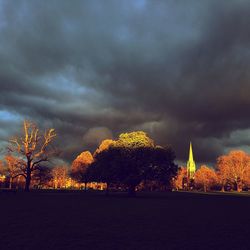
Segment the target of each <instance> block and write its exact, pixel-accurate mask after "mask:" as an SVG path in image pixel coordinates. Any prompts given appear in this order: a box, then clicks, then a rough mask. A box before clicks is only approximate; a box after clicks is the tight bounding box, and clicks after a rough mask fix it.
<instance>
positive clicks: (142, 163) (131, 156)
mask: <svg viewBox="0 0 250 250" xmlns="http://www.w3.org/2000/svg"><path fill="white" fill-rule="evenodd" d="M174 158H175V156H174V153H173V151H172V150H171V148H167V149H164V148H162V147H155V146H154V142H153V140H152V139H150V138H149V137H148V136H147V135H146V133H144V132H142V131H138V132H132V133H125V134H121V135H120V136H119V139H118V140H117V141H114V142H113V143H112V145H111V146H109V147H108V148H107V149H105V150H103V151H101V152H99V153H97V154H96V155H95V157H94V162H93V164H92V165H91V167H90V172H91V176H92V177H93V176H94V178H95V180H97V181H102V182H106V183H107V186H109V185H110V184H111V183H117V184H119V183H120V184H123V185H125V186H127V187H128V193H129V195H131V196H133V195H135V190H136V186H137V185H138V184H139V183H140V182H142V181H145V180H157V181H159V182H161V183H162V184H164V185H166V184H167V183H169V180H170V179H171V177H172V176H174V175H175V174H176V171H177V166H176V165H175V164H174V163H173V160H174Z"/></svg>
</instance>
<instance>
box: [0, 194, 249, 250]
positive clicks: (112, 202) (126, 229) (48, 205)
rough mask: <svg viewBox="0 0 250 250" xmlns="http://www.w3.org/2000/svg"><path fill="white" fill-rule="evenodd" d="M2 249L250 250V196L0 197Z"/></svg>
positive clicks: (119, 195)
mask: <svg viewBox="0 0 250 250" xmlns="http://www.w3.org/2000/svg"><path fill="white" fill-rule="evenodd" d="M0 200H1V206H0V213H1V215H2V216H1V220H0V221H1V227H0V228H1V232H0V249H249V248H250V241H249V234H250V227H249V222H250V217H249V210H250V196H248V195H244V194H240V195H239V194H232V193H231V194H222V193H208V194H205V193H190V192H158V193H157V192H156V193H138V195H137V197H135V198H130V197H128V196H127V195H125V194H121V193H113V194H110V196H106V195H105V194H104V193H102V192H93V191H92V192H87V193H86V192H83V191H75V192H73V191H55V190H51V191H33V192H30V193H24V192H16V193H4V192H0Z"/></svg>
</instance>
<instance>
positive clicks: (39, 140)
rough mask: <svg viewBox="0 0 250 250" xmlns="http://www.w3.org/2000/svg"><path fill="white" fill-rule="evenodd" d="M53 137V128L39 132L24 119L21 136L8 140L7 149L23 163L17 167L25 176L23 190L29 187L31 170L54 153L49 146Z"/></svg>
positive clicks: (35, 168) (27, 189)
mask: <svg viewBox="0 0 250 250" xmlns="http://www.w3.org/2000/svg"><path fill="white" fill-rule="evenodd" d="M55 137H56V133H55V130H54V129H53V128H51V129H48V130H46V131H45V132H44V133H43V134H41V133H40V131H39V129H38V127H37V126H36V125H35V124H34V123H32V122H30V121H24V122H23V134H22V136H20V137H14V138H12V139H11V140H10V146H9V148H8V149H9V151H10V152H12V153H13V154H16V155H17V156H18V157H19V159H20V160H21V161H22V162H23V163H24V164H21V166H20V167H19V169H20V171H21V173H20V174H19V175H22V176H23V177H24V178H25V191H29V189H30V182H31V176H32V172H33V171H35V170H37V169H38V167H39V165H40V164H41V163H42V162H46V161H48V160H49V157H50V156H51V155H52V154H53V153H55V152H54V151H53V150H52V149H51V147H50V146H51V143H52V141H53V140H54V139H55Z"/></svg>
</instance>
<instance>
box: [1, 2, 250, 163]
mask: <svg viewBox="0 0 250 250" xmlns="http://www.w3.org/2000/svg"><path fill="white" fill-rule="evenodd" d="M0 34H1V35H0V91H1V92H0V140H1V145H2V147H4V145H5V144H6V141H7V140H8V138H9V137H10V136H12V135H14V134H16V133H18V131H19V130H20V127H21V122H22V120H23V119H24V118H26V119H30V120H33V121H35V122H37V123H38V125H39V126H40V127H42V128H45V127H50V126H53V127H55V128H56V130H57V132H58V138H57V144H58V146H60V147H61V148H62V149H63V150H64V153H63V154H62V159H63V160H65V161H68V162H70V161H71V160H72V159H73V158H74V157H76V155H77V154H79V153H80V152H81V151H83V150H85V149H87V148H90V149H91V150H93V149H94V148H95V147H96V145H97V143H98V142H99V141H100V140H101V139H105V138H110V137H114V138H115V137H116V136H117V135H118V134H119V133H121V132H126V131H133V130H144V131H146V132H148V133H149V135H150V136H151V137H152V138H153V139H154V140H155V141H156V142H157V143H158V144H161V145H165V144H172V146H173V148H174V149H175V151H176V154H177V158H178V160H179V161H184V162H185V161H186V160H187V156H188V144H189V141H190V140H192V142H193V145H194V154H195V158H196V161H197V162H199V163H202V162H210V163H214V162H215V160H216V157H217V156H218V155H220V154H223V153H225V152H227V151H228V150H230V149H233V148H241V149H245V150H247V151H248V152H249V149H250V147H249V146H250V112H249V109H250V1H247V0H246V1H243V0H237V1H236V0H235V1H233V0H232V1H230V0H224V1H223V0H221V1H218V0H207V1H205V0H203V1H191V0H190V1H186V0H183V1H176V0H173V1H159V0H152V1H143V0H137V1H136V0H131V1H129V0H124V1H123V0H114V1H109V0H107V1H101V0H100V1H95V0H89V1H88V0H84V1H77V0H74V1H63V0H58V1H53V0H45V1H40V0H33V1H25V0H22V1H9V0H0Z"/></svg>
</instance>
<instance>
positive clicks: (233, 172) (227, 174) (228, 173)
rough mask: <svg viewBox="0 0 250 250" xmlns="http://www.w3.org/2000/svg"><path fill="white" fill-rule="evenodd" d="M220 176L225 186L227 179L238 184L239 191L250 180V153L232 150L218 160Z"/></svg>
mask: <svg viewBox="0 0 250 250" xmlns="http://www.w3.org/2000/svg"><path fill="white" fill-rule="evenodd" d="M217 167H218V170H219V177H220V181H221V184H222V185H223V186H224V185H225V183H226V182H227V181H229V182H231V183H233V184H235V185H236V189H237V191H238V192H240V191H242V187H243V184H246V183H249V182H250V179H249V178H250V173H249V172H250V155H249V154H247V153H246V152H244V151H241V150H235V151H231V152H230V153H229V154H228V155H223V156H220V157H219V158H218V160H217Z"/></svg>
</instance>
